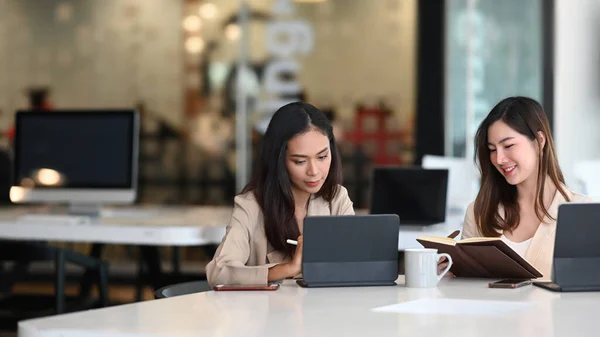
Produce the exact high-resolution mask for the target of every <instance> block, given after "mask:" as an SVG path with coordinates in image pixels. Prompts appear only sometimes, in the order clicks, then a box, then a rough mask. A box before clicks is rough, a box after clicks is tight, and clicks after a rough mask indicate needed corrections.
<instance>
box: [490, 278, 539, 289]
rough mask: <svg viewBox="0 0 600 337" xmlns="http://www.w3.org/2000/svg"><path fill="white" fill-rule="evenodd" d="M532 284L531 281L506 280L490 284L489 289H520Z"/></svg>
mask: <svg viewBox="0 0 600 337" xmlns="http://www.w3.org/2000/svg"><path fill="white" fill-rule="evenodd" d="M531 283H532V281H531V280H523V279H506V280H500V281H496V282H490V283H489V287H490V288H512V289H514V288H520V287H524V286H526V285H530V284H531Z"/></svg>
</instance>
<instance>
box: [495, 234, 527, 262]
mask: <svg viewBox="0 0 600 337" xmlns="http://www.w3.org/2000/svg"><path fill="white" fill-rule="evenodd" d="M500 239H501V240H502V241H504V243H506V244H507V245H508V246H509V247H510V248H512V250H514V251H515V252H517V254H519V255H521V257H522V258H525V254H527V249H529V245H530V244H531V240H533V238H530V239H529V240H525V241H523V242H514V241H512V240H510V239H509V238H507V237H506V236H504V234H502V236H501V237H500Z"/></svg>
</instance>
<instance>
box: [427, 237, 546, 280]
mask: <svg viewBox="0 0 600 337" xmlns="http://www.w3.org/2000/svg"><path fill="white" fill-rule="evenodd" d="M417 241H419V243H420V244H422V245H423V247H425V248H434V249H437V250H438V252H439V253H448V254H450V256H452V261H453V262H454V264H453V265H452V268H450V271H451V272H452V273H453V274H454V275H456V276H462V277H483V278H518V279H532V278H538V277H542V274H541V273H540V272H539V271H538V270H537V269H535V268H534V267H533V266H532V265H531V264H529V262H527V261H526V260H525V259H524V258H522V257H521V256H520V255H519V254H517V253H516V252H515V251H514V250H512V248H510V247H509V246H508V245H507V244H506V243H504V241H502V240H501V239H500V238H468V239H464V240H461V241H458V242H457V241H455V240H454V239H450V238H444V237H439V236H419V237H418V238H417Z"/></svg>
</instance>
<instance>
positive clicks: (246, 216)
mask: <svg viewBox="0 0 600 337" xmlns="http://www.w3.org/2000/svg"><path fill="white" fill-rule="evenodd" d="M233 203H234V205H233V214H232V216H233V217H237V218H238V219H237V220H238V222H239V223H241V224H243V225H245V226H247V227H249V228H250V227H253V226H254V225H255V224H256V223H257V221H258V218H259V215H260V214H261V210H260V205H259V204H258V200H256V196H255V195H254V192H252V191H250V192H246V193H242V194H238V195H236V196H235V197H234V198H233Z"/></svg>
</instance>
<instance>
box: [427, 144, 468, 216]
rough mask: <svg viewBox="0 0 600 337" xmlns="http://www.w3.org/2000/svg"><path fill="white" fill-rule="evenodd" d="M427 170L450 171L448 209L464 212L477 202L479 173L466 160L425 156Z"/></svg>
mask: <svg viewBox="0 0 600 337" xmlns="http://www.w3.org/2000/svg"><path fill="white" fill-rule="evenodd" d="M422 166H423V168H426V169H448V197H447V198H446V200H447V201H446V203H447V208H448V209H458V210H461V211H464V210H465V209H466V207H467V205H468V204H469V202H471V201H473V200H475V197H476V196H477V189H478V186H479V171H478V170H477V167H476V166H475V164H474V163H473V162H472V161H470V160H468V159H466V158H454V157H443V156H433V155H428V154H427V155H425V156H423V162H422Z"/></svg>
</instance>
